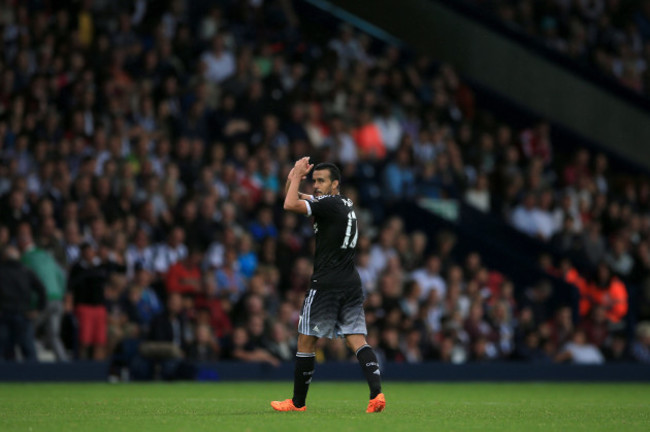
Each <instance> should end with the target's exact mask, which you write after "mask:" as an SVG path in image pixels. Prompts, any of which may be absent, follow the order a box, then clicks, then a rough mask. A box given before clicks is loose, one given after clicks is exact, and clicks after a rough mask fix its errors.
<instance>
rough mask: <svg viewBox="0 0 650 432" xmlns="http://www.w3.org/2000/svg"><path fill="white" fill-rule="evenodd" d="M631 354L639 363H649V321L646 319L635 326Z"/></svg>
mask: <svg viewBox="0 0 650 432" xmlns="http://www.w3.org/2000/svg"><path fill="white" fill-rule="evenodd" d="M632 356H633V357H634V359H635V360H636V361H638V362H639V363H644V364H650V322H648V321H644V322H642V323H639V325H638V326H637V329H636V340H635V341H634V344H633V345H632Z"/></svg>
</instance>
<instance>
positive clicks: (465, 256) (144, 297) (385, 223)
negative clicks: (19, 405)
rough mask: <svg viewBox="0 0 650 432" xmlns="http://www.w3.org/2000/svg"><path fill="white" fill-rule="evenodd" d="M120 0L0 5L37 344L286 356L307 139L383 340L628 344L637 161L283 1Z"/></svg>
mask: <svg viewBox="0 0 650 432" xmlns="http://www.w3.org/2000/svg"><path fill="white" fill-rule="evenodd" d="M134 5H135V6H134V7H133V8H131V7H128V6H122V3H120V2H107V1H95V2H79V3H75V6H74V7H71V6H69V5H67V4H59V3H57V2H51V4H50V3H47V6H45V5H44V4H42V3H41V2H28V3H27V4H23V3H22V2H17V1H7V2H5V5H4V7H3V8H2V19H1V22H2V35H3V44H4V45H3V47H4V49H3V56H2V59H0V76H1V83H0V142H1V147H0V155H1V157H2V164H0V224H1V225H0V246H2V247H5V246H7V245H11V244H16V245H18V246H19V247H21V249H22V250H23V252H24V254H25V255H24V256H23V261H24V262H25V264H26V265H27V266H30V265H31V266H32V267H38V262H36V263H35V260H34V258H33V257H32V258H30V256H33V253H34V247H36V248H37V250H38V251H39V252H42V251H46V252H48V253H49V254H51V256H52V257H53V258H54V259H55V260H56V262H57V263H58V265H59V267H60V268H61V269H62V270H63V273H64V274H65V278H66V280H67V282H65V286H66V287H67V288H66V290H65V295H62V293H61V292H60V288H56V287H53V288H50V287H49V285H47V284H46V288H47V294H48V302H49V304H48V306H47V307H46V309H45V311H46V312H47V313H48V314H49V315H47V320H45V319H41V320H39V321H27V322H26V324H25V325H26V326H29V329H28V330H30V331H33V332H34V331H35V334H36V337H35V342H36V345H37V348H38V349H37V353H38V356H39V359H40V360H41V361H48V360H55V359H59V360H61V361H63V360H65V359H67V358H68V357H71V358H77V359H79V358H81V359H85V358H94V359H96V360H98V361H99V360H106V359H108V360H109V361H111V362H112V374H114V375H115V376H120V371H122V370H129V371H130V374H131V376H132V377H134V378H141V379H145V378H151V377H161V378H178V377H181V378H183V377H190V376H192V374H194V373H195V372H196V371H195V370H194V369H193V365H194V364H196V363H197V362H207V361H217V360H232V361H240V362H247V361H251V362H263V363H268V364H270V365H278V364H279V363H280V362H283V361H286V360H288V359H290V358H292V355H293V354H292V353H293V351H294V350H295V343H296V324H297V320H298V311H299V309H300V306H301V302H302V299H303V294H304V292H305V291H306V290H307V287H308V284H309V276H310V272H311V261H310V258H309V256H310V250H311V248H312V246H313V245H312V242H311V226H310V222H309V220H308V219H306V218H299V217H296V216H295V215H291V214H286V213H285V212H283V210H282V204H281V203H282V198H283V186H284V181H285V179H286V177H287V174H288V172H289V169H290V168H291V166H292V163H293V161H294V160H295V159H296V158H298V157H301V156H303V155H311V157H312V160H315V161H333V162H335V163H337V164H339V165H340V166H341V168H342V172H343V176H344V182H343V193H344V194H345V195H347V196H348V197H350V198H351V199H352V200H353V201H355V202H356V203H357V205H358V206H360V211H359V212H358V214H359V224H360V229H361V233H362V236H360V238H359V241H358V246H357V247H358V268H359V271H360V274H361V276H362V278H363V282H364V287H365V289H366V291H367V294H368V300H367V306H366V313H367V319H368V324H369V335H368V340H369V343H371V344H372V345H373V346H376V347H378V353H379V354H380V356H381V357H382V361H384V362H404V363H418V362H423V361H441V362H449V363H465V362H484V361H493V360H504V361H505V360H507V361H526V362H548V363H551V362H573V363H583V364H584V363H589V364H592V363H603V362H628V361H638V362H645V363H647V362H648V358H649V357H650V354H649V353H650V339H649V336H648V331H647V325H645V324H640V325H638V326H637V322H641V321H647V320H649V319H650V308H649V307H648V305H650V294H649V293H650V291H649V290H648V288H647V287H648V280H649V279H648V277H649V276H650V240H649V238H650V216H649V214H648V210H650V181H649V180H648V177H647V175H638V174H635V175H631V174H629V173H628V170H626V166H625V162H623V163H621V162H620V161H618V162H617V163H616V166H615V169H614V168H612V167H611V166H610V165H611V163H610V159H609V158H608V156H607V154H606V153H599V152H594V151H592V150H589V149H583V148H579V149H573V150H569V151H567V147H565V146H560V145H556V143H555V142H554V141H553V125H550V124H549V123H548V122H546V121H544V120H543V119H541V120H539V119H538V121H536V122H534V123H531V124H530V125H529V126H527V127H521V126H520V125H513V124H512V123H510V122H509V121H508V119H507V118H499V117H497V116H495V115H494V112H493V110H492V107H491V106H490V104H489V101H487V102H486V101H485V100H484V98H481V102H480V103H479V102H478V100H477V98H476V92H475V90H474V89H473V88H472V87H471V86H470V85H468V84H467V83H465V82H464V81H463V79H462V77H460V76H459V75H458V74H457V73H456V71H455V69H454V67H453V66H452V65H449V64H444V63H441V62H438V61H434V60H432V59H430V58H428V57H427V56H425V55H422V54H416V53H412V52H410V51H409V50H408V47H400V46H397V45H391V44H385V43H383V42H382V41H380V40H377V39H374V38H372V37H370V36H369V35H367V34H364V33H362V32H359V31H358V30H357V29H355V28H354V27H352V26H350V25H349V24H345V23H338V25H327V24H326V23H322V22H321V23H318V22H315V21H314V20H313V16H312V15H310V14H309V13H308V12H307V11H306V10H305V9H304V7H303V6H299V5H295V7H294V5H293V3H292V2H290V1H286V0H275V1H264V2H241V1H226V0H224V1H218V2H213V3H212V6H210V7H205V8H204V7H202V6H201V5H198V4H196V3H194V2H183V1H170V2H165V1H163V2H158V3H156V4H155V5H154V2H147V1H136V2H135V3H134ZM154 6H156V7H154ZM160 6H162V7H160ZM306 23H309V25H306ZM330 24H331V23H330ZM426 202H429V203H430V202H433V203H442V204H443V205H452V206H454V205H456V206H458V207H459V208H460V216H459V217H458V218H456V220H454V221H449V220H447V219H445V218H444V217H441V216H440V214H439V213H437V212H436V211H433V212H430V211H428V210H425V209H423V207H422V206H419V205H418V203H426ZM32 237H33V239H34V241H33V242H32V241H28V240H30V239H31V238H32ZM529 270H530V271H529ZM34 271H35V272H36V273H37V275H40V273H39V271H38V269H37V268H34ZM3 289H6V287H3ZM57 305H58V306H60V307H58V306H57ZM51 319H55V320H57V323H60V325H61V330H60V332H57V333H58V335H52V329H51V326H52V324H51V323H50V321H49V320H51ZM1 324H2V325H5V324H4V323H1ZM56 336H59V337H60V339H61V341H62V343H63V345H64V352H63V353H62V352H61V349H60V348H59V341H58V340H57V337H56ZM2 349H3V352H2V355H3V356H4V357H5V358H7V359H20V355H19V354H18V357H16V355H17V354H16V352H15V350H14V347H13V346H8V345H7V343H4V344H3V345H2ZM349 359H350V353H349V352H347V351H346V348H345V346H344V345H343V343H342V342H341V341H332V342H331V343H323V344H322V345H321V346H319V351H318V353H317V360H318V361H345V360H349Z"/></svg>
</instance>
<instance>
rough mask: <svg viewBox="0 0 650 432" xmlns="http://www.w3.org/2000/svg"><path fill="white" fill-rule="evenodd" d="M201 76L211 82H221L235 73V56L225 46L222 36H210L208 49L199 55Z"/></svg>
mask: <svg viewBox="0 0 650 432" xmlns="http://www.w3.org/2000/svg"><path fill="white" fill-rule="evenodd" d="M201 66H202V71H203V76H204V77H205V78H206V79H207V80H208V81H211V82H213V83H216V84H218V83H221V82H223V81H224V80H226V79H227V78H228V77H230V76H231V75H232V74H233V73H235V56H234V55H233V54H232V52H230V50H228V49H227V48H226V44H225V40H224V36H223V35H222V34H217V35H216V36H214V37H213V38H212V45H211V47H210V50H209V51H206V52H204V53H203V54H202V55H201Z"/></svg>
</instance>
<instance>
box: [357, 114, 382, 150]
mask: <svg viewBox="0 0 650 432" xmlns="http://www.w3.org/2000/svg"><path fill="white" fill-rule="evenodd" d="M352 137H353V138H354V140H355V141H356V143H357V149H358V151H359V154H360V156H361V158H362V159H367V160H372V161H375V160H383V159H384V158H385V157H386V146H385V144H384V141H383V140H382V137H381V132H380V131H379V128H378V127H377V125H375V124H374V123H373V122H372V117H371V116H370V112H369V111H367V110H365V111H362V112H361V114H360V115H359V126H358V127H357V128H356V129H355V130H354V132H353V134H352Z"/></svg>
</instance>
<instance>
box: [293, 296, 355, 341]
mask: <svg viewBox="0 0 650 432" xmlns="http://www.w3.org/2000/svg"><path fill="white" fill-rule="evenodd" d="M298 333H301V334H304V335H309V336H316V337H319V338H321V337H326V338H329V339H334V338H337V337H342V336H345V335H349V334H363V335H365V334H367V330H366V316H365V314H364V312H363V290H362V289H361V287H360V286H359V287H354V288H338V287H337V288H326V289H310V290H309V291H308V292H307V295H306V296H305V301H304V302H303V305H302V311H301V313H300V321H299V322H298Z"/></svg>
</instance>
